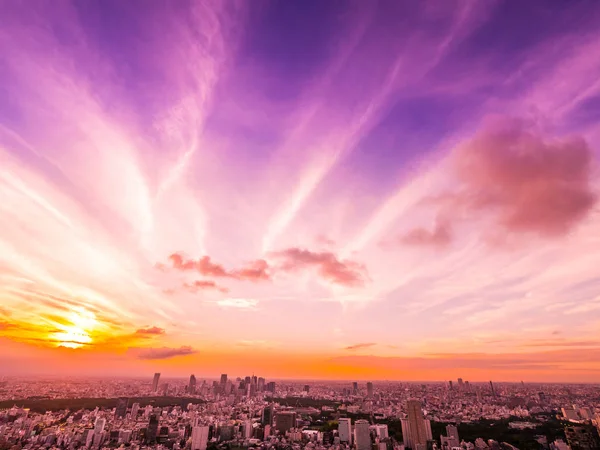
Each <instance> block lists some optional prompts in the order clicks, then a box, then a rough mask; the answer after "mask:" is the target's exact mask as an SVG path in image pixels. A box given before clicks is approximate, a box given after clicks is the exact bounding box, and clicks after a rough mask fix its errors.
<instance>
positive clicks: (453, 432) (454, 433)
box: [440, 425, 460, 450]
mask: <svg viewBox="0 0 600 450" xmlns="http://www.w3.org/2000/svg"><path fill="white" fill-rule="evenodd" d="M440 441H441V444H442V449H448V450H449V449H452V448H455V447H459V446H460V439H459V438H458V428H456V426H454V425H446V436H440Z"/></svg>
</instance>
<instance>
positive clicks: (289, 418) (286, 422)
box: [275, 411, 296, 433]
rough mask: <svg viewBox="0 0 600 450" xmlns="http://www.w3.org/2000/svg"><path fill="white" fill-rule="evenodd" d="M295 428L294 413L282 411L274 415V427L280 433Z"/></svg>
mask: <svg viewBox="0 0 600 450" xmlns="http://www.w3.org/2000/svg"><path fill="white" fill-rule="evenodd" d="M292 428H296V413H295V412H292V411H284V412H280V413H277V414H276V415H275V429H276V430H277V431H279V432H280V433H285V432H286V431H289V430H291V429H292Z"/></svg>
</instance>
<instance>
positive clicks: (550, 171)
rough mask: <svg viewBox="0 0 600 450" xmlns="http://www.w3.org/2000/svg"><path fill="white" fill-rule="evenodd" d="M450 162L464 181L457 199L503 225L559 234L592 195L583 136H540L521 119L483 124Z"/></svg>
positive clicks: (593, 200) (578, 215) (589, 156)
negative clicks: (484, 125) (478, 131)
mask: <svg viewBox="0 0 600 450" xmlns="http://www.w3.org/2000/svg"><path fill="white" fill-rule="evenodd" d="M452 162H453V165H454V168H455V171H456V175H457V176H458V178H459V180H460V181H461V182H462V183H463V186H464V190H463V191H462V192H460V193H459V195H458V197H457V199H458V201H459V204H462V206H464V207H466V208H467V209H468V210H470V211H471V212H485V211H487V212H490V213H492V214H494V215H495V218H496V220H497V222H498V224H499V225H500V226H501V227H503V228H504V229H506V230H507V231H512V232H533V233H538V234H540V235H544V236H555V235H561V234H564V233H566V232H568V231H570V230H571V229H572V228H573V227H574V226H575V225H576V224H577V223H579V222H580V221H581V220H582V219H584V218H585V217H586V215H587V214H588V212H590V210H591V209H592V207H593V206H594V204H595V203H596V200H597V196H596V194H595V193H594V192H593V191H592V188H591V186H590V177H591V165H592V152H591V150H590V148H589V147H588V145H587V144H586V142H585V141H584V140H583V139H581V138H568V139H560V140H559V139H545V138H543V137H542V136H540V134H539V133H537V132H536V131H533V130H531V129H528V128H527V127H526V126H525V124H523V123H522V122H518V121H510V122H508V123H505V124H502V125H500V126H492V127H488V128H486V129H484V130H483V131H481V132H480V133H479V134H477V135H476V136H475V137H474V138H473V139H472V140H470V141H469V142H467V143H465V144H464V145H462V146H460V147H458V148H457V149H456V150H455V151H454V153H453V155H452Z"/></svg>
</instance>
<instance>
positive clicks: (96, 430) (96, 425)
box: [94, 417, 106, 434]
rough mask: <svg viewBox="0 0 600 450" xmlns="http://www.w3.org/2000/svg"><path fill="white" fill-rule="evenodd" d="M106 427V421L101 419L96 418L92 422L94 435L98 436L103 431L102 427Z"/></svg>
mask: <svg viewBox="0 0 600 450" xmlns="http://www.w3.org/2000/svg"><path fill="white" fill-rule="evenodd" d="M105 425H106V419H105V418H103V417H98V418H96V421H95V422H94V434H100V433H102V432H103V431H104V426H105Z"/></svg>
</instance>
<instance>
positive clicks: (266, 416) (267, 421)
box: [260, 404, 273, 426]
mask: <svg viewBox="0 0 600 450" xmlns="http://www.w3.org/2000/svg"><path fill="white" fill-rule="evenodd" d="M260 422H261V425H262V426H265V425H272V424H273V405H272V404H271V405H269V406H265V408H264V409H263V411H262V417H261V420H260Z"/></svg>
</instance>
